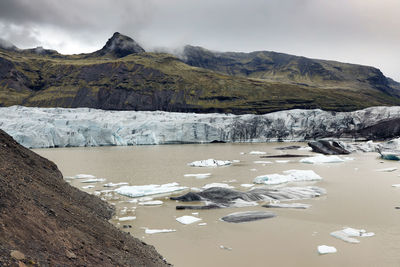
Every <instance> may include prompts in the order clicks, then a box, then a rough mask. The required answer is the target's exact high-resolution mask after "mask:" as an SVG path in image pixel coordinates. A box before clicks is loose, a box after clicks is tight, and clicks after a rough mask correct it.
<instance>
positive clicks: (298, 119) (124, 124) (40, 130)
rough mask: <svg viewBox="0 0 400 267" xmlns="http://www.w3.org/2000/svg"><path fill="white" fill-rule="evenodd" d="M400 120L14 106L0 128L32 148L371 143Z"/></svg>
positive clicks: (398, 112)
mask: <svg viewBox="0 0 400 267" xmlns="http://www.w3.org/2000/svg"><path fill="white" fill-rule="evenodd" d="M399 118H400V107H372V108H367V109H363V110H359V111H354V112H331V111H322V110H319V109H313V110H300V109H294V110H287V111H278V112H273V113H268V114H265V115H252V114H247V115H233V114H216V113H210V114H196V113H176V112H162V111H105V110H98V109H90V108H75V109H72V108H71V109H68V108H36V107H23V106H12V107H1V108H0V129H2V130H4V131H5V132H7V133H8V134H10V135H11V136H12V137H13V138H14V139H15V140H16V141H17V142H19V143H20V144H22V145H24V146H25V147H28V148H44V147H79V146H111V145H112V146H126V145H155V144H182V143H210V142H212V141H223V142H275V141H305V140H313V139H318V138H327V137H329V138H335V139H339V138H341V139H346V140H367V139H377V138H378V137H379V136H376V135H379V131H378V130H371V129H372V128H373V127H377V126H376V125H380V123H381V122H382V123H383V122H387V121H388V120H394V119H399ZM371 127H372V128H371ZM378 128H379V127H378ZM366 129H367V130H368V129H369V130H368V131H367V130H366ZM374 129H375V128H374ZM371 131H372V132H374V131H375V132H374V134H375V135H374V134H373V135H371ZM393 131H397V130H393ZM385 134H386V132H385ZM390 134H392V135H393V134H395V133H394V132H393V133H390ZM389 137H390V136H389ZM386 139H388V136H387V138H386Z"/></svg>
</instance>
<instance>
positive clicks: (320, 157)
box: [300, 155, 344, 164]
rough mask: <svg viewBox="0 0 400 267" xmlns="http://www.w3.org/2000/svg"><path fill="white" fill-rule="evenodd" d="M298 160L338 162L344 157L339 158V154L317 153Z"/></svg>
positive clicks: (314, 162)
mask: <svg viewBox="0 0 400 267" xmlns="http://www.w3.org/2000/svg"><path fill="white" fill-rule="evenodd" d="M300 162H302V163H310V164H321V163H339V162H344V159H342V158H340V157H339V156H325V155H318V156H315V157H308V158H304V159H301V160H300Z"/></svg>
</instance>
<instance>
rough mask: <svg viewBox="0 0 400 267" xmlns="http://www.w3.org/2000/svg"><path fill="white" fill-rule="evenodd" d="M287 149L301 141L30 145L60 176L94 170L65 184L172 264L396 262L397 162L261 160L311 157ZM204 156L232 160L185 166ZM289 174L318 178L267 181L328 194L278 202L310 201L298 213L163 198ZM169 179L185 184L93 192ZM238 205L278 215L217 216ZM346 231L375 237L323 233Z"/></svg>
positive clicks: (367, 158) (356, 157)
mask: <svg viewBox="0 0 400 267" xmlns="http://www.w3.org/2000/svg"><path fill="white" fill-rule="evenodd" d="M290 145H298V146H305V145H306V144H304V143H258V144H204V145H190V144H188V145H155V146H131V147H79V148H52V149H35V150H34V151H35V152H36V153H38V154H40V155H42V156H44V157H46V158H48V159H50V160H52V161H54V162H55V163H56V164H57V165H58V167H59V169H60V170H61V171H62V173H63V175H64V177H75V176H76V175H78V174H88V175H89V174H90V175H93V176H94V178H93V177H92V179H105V180H104V181H103V180H98V182H95V181H92V182H93V183H83V181H87V180H88V179H68V178H66V180H67V181H69V182H70V183H71V184H72V185H73V186H76V187H78V188H80V189H82V190H84V191H87V192H89V193H91V194H97V195H99V194H100V197H103V198H105V199H106V200H107V201H109V202H110V203H111V204H113V205H115V207H116V211H117V212H116V216H115V217H114V218H113V219H112V220H111V221H110V222H111V223H113V224H115V225H116V226H117V227H119V228H121V230H122V231H126V232H130V233H131V234H132V235H133V236H135V237H137V238H139V239H142V240H143V241H144V242H146V243H148V244H151V245H154V246H155V247H156V249H157V250H158V251H159V252H160V253H161V254H162V255H163V256H164V257H165V258H166V259H167V260H168V261H169V262H170V263H172V264H174V266H246V265H247V266H338V265H342V266H355V265H358V266H399V265H400V254H399V251H400V227H399V222H400V210H398V209H395V207H397V206H400V188H397V187H393V186H392V185H394V184H400V177H399V174H400V170H397V169H393V168H399V169H400V165H399V162H396V161H385V160H381V159H380V158H379V155H378V153H353V154H351V155H349V157H351V158H353V160H351V159H349V160H345V161H344V162H340V163H324V164H307V163H301V162H300V160H301V159H302V157H300V158H261V157H262V156H264V155H278V154H284V153H290V154H301V155H307V154H309V155H315V153H312V152H309V151H304V150H287V151H285V150H277V149H276V148H277V147H283V146H290ZM251 151H259V152H265V153H266V154H263V153H250V152H251ZM210 158H213V159H218V160H230V161H234V162H233V164H232V165H230V166H219V167H191V166H189V165H188V163H190V162H193V161H198V160H204V159H210ZM341 158H344V157H342V156H341ZM268 162H270V163H268ZM287 170H312V171H314V172H315V173H316V174H317V175H319V176H320V177H322V180H320V181H310V182H290V183H287V184H281V185H275V186H278V187H285V186H296V187H302V186H317V187H320V188H323V189H326V191H327V194H326V195H322V196H320V197H316V198H312V199H306V200H295V201H289V202H281V204H282V203H284V204H290V203H302V204H308V205H311V207H309V208H306V209H294V208H293V209H291V208H265V207H262V205H263V204H267V203H269V202H265V201H264V202H258V205H257V206H248V207H236V208H234V207H230V208H220V209H211V210H176V208H175V207H176V206H177V205H186V204H189V205H198V204H201V203H198V202H195V203H181V202H176V201H172V200H169V197H170V196H181V195H183V194H185V193H187V192H189V191H190V190H191V188H202V187H203V186H204V185H206V184H212V183H224V184H227V185H229V186H231V187H234V189H235V190H239V191H247V190H249V188H251V187H258V186H262V185H254V186H251V184H252V183H253V180H254V178H255V177H257V176H262V175H265V174H282V173H284V172H285V171H287ZM185 174H186V176H185ZM187 174H202V175H200V176H198V177H196V176H195V175H187ZM87 178H90V176H88V177H87ZM174 182H176V183H178V184H179V186H184V187H188V189H186V190H183V191H179V192H176V193H173V194H170V195H152V196H148V197H147V198H146V199H142V201H136V200H137V199H136V200H134V199H132V198H129V197H125V196H122V195H119V194H116V193H113V192H111V191H109V192H103V193H100V192H99V191H104V190H114V189H117V188H120V187H122V186H125V185H124V184H119V185H115V184H117V183H128V185H130V186H133V185H150V184H159V185H161V184H167V183H174ZM109 183H114V185H113V184H111V186H113V187H104V185H105V184H109ZM193 190H196V189H192V191H193ZM150 198H151V199H150ZM132 200H133V201H132ZM149 201H153V202H149ZM154 201H155V202H154ZM146 203H147V204H146ZM275 204H276V203H275ZM243 211H269V212H273V213H274V214H275V215H276V217H273V218H269V219H264V220H258V221H253V222H245V223H228V222H224V221H221V220H220V218H222V217H224V216H226V215H228V214H231V213H234V212H243ZM182 216H193V217H195V218H200V219H201V220H198V221H196V222H194V223H192V224H186V225H185V224H182V223H180V222H178V221H177V220H176V219H177V218H179V217H182ZM124 225H126V226H125V228H124ZM130 226H131V228H129V227H130ZM345 227H352V228H356V229H365V230H366V231H367V232H373V233H375V235H374V236H372V237H355V238H356V239H357V240H359V241H360V242H359V243H356V244H354V243H348V242H344V241H343V240H340V239H338V238H335V237H333V236H331V233H332V232H335V231H338V230H342V229H344V228H345ZM146 229H147V231H146ZM154 230H165V231H164V232H162V231H161V232H157V231H154ZM168 230H170V231H168ZM146 232H147V233H146ZM321 245H326V246H333V247H335V248H336V249H337V252H336V253H333V254H327V255H319V253H318V250H317V248H318V246H321Z"/></svg>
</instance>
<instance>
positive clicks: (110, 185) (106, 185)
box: [103, 183, 128, 187]
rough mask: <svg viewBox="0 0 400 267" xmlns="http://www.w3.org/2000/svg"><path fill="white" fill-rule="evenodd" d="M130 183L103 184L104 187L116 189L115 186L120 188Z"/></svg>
mask: <svg viewBox="0 0 400 267" xmlns="http://www.w3.org/2000/svg"><path fill="white" fill-rule="evenodd" d="M127 184H128V183H116V184H114V183H108V184H103V186H104V187H115V186H120V185H127Z"/></svg>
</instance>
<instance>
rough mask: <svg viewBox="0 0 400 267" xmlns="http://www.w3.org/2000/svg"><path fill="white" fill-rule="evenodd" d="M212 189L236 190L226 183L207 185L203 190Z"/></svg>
mask: <svg viewBox="0 0 400 267" xmlns="http://www.w3.org/2000/svg"><path fill="white" fill-rule="evenodd" d="M211 187H221V188H235V187H234V186H231V185H228V184H224V183H211V184H206V185H205V186H203V189H208V188H211Z"/></svg>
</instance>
